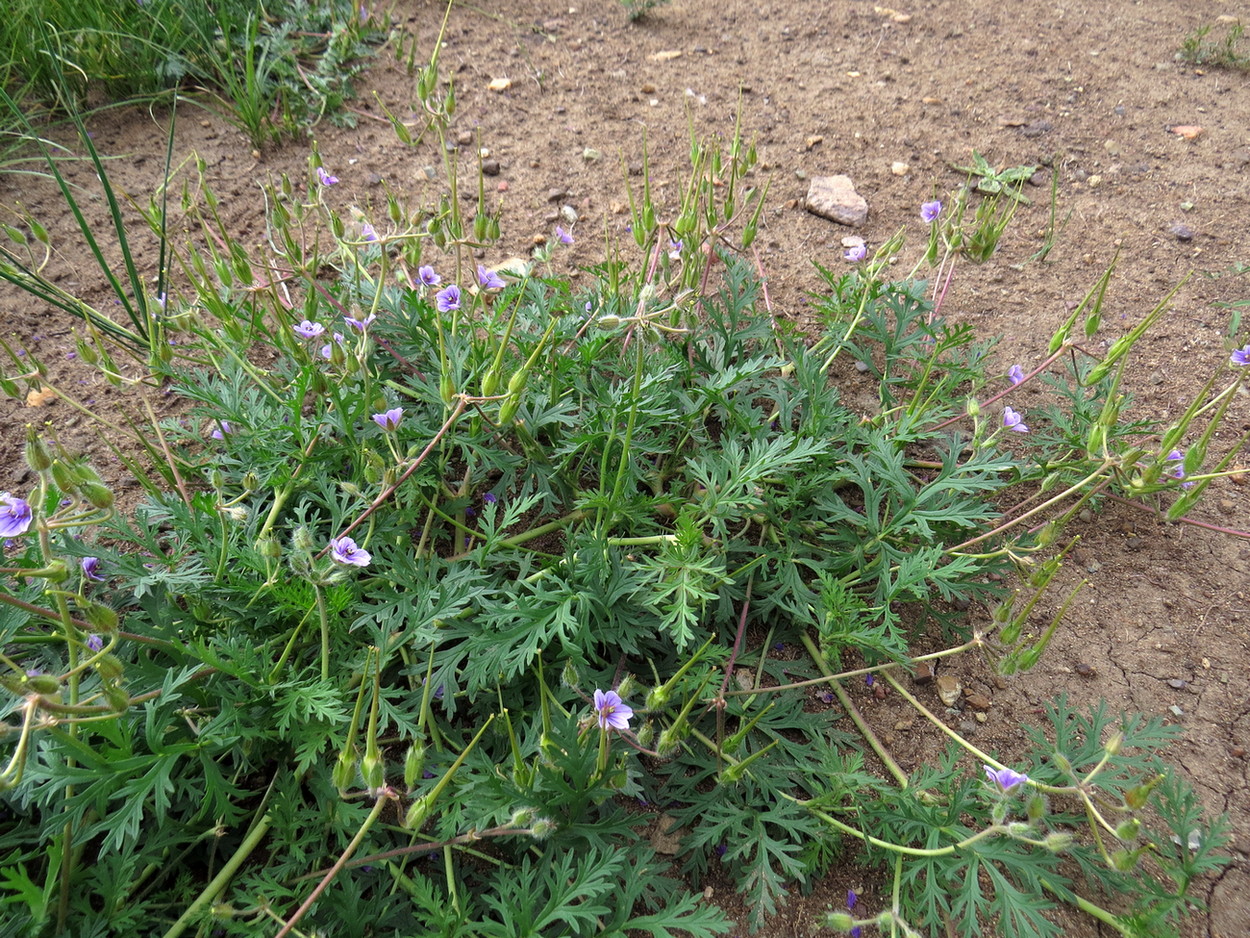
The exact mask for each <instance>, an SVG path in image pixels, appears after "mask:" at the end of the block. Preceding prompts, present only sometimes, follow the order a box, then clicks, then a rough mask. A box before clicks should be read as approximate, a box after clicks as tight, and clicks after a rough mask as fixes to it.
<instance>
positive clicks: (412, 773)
mask: <svg viewBox="0 0 1250 938" xmlns="http://www.w3.org/2000/svg"><path fill="white" fill-rule="evenodd" d="M424 770H425V746H424V745H423V744H422V743H413V744H412V745H411V746H409V747H408V755H406V756H405V757H404V787H405V788H407V789H408V790H409V791H412V790H413V789H414V788H415V787H416V786H417V782H418V781H420V780H421V773H422V772H423V771H424Z"/></svg>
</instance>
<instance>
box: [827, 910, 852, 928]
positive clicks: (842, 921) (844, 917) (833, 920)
mask: <svg viewBox="0 0 1250 938" xmlns="http://www.w3.org/2000/svg"><path fill="white" fill-rule="evenodd" d="M825 927H826V928H832V929H833V930H834V931H841V932H848V931H850V930H851V929H852V928H854V927H855V918H854V916H852V915H851V914H850V913H849V912H829V913H827V914H826V915H825Z"/></svg>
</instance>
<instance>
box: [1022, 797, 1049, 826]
mask: <svg viewBox="0 0 1250 938" xmlns="http://www.w3.org/2000/svg"><path fill="white" fill-rule="evenodd" d="M1045 815H1046V797H1045V796H1044V795H1042V794H1041V793H1040V792H1034V794H1033V795H1032V796H1030V797H1029V800H1028V801H1026V802H1025V805H1024V816H1025V817H1027V818H1028V819H1029V820H1030V821H1032V822H1033V823H1037V822H1038V821H1040V820H1041V819H1042V818H1043V817H1045Z"/></svg>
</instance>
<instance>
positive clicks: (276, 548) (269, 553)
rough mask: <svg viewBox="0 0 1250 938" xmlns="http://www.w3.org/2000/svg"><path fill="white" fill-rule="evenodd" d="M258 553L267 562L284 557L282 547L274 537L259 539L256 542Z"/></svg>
mask: <svg viewBox="0 0 1250 938" xmlns="http://www.w3.org/2000/svg"><path fill="white" fill-rule="evenodd" d="M256 553H258V554H260V555H261V556H262V557H264V558H266V559H267V560H277V559H278V558H279V557H281V556H282V545H281V544H279V543H278V542H277V540H276V539H275V538H272V537H262V538H258V539H257V541H256Z"/></svg>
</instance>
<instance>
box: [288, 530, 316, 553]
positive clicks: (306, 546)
mask: <svg viewBox="0 0 1250 938" xmlns="http://www.w3.org/2000/svg"><path fill="white" fill-rule="evenodd" d="M291 543H293V544H294V545H295V549H296V550H299V551H310V550H312V549H313V537H312V533H311V532H310V531H309V530H308V528H306V527H304V526H303V525H300V526H299V527H298V528H296V529H295V533H294V534H292V535H291Z"/></svg>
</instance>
